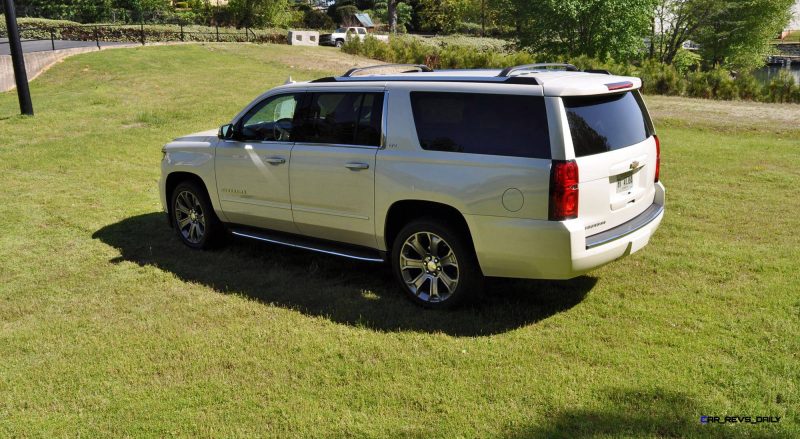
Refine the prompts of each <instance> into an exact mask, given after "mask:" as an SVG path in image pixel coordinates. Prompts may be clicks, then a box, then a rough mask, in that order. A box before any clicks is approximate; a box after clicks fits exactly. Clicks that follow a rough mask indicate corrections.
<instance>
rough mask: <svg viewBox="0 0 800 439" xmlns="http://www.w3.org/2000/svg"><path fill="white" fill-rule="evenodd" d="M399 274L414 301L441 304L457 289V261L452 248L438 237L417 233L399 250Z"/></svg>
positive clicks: (432, 234)
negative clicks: (414, 298) (412, 295)
mask: <svg viewBox="0 0 800 439" xmlns="http://www.w3.org/2000/svg"><path fill="white" fill-rule="evenodd" d="M399 262H400V273H401V274H402V276H403V281H404V282H405V283H406V285H407V286H408V288H409V289H410V290H411V292H412V293H414V294H415V295H416V296H417V298H419V299H420V300H423V301H425V302H443V301H445V300H447V299H448V298H449V297H450V295H452V294H453V292H454V291H455V290H456V288H457V287H458V278H459V271H458V260H457V259H456V255H455V253H453V249H452V247H450V245H449V244H448V243H447V242H446V241H445V240H444V239H442V238H441V237H440V236H439V235H436V234H435V233H431V232H418V233H415V234H413V235H411V236H409V237H408V239H406V241H405V242H404V243H403V247H402V248H401V250H400V261H399Z"/></svg>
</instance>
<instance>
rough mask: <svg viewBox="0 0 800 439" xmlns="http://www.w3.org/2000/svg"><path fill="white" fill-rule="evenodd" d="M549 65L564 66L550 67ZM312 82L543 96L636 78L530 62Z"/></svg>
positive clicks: (601, 89)
mask: <svg viewBox="0 0 800 439" xmlns="http://www.w3.org/2000/svg"><path fill="white" fill-rule="evenodd" d="M392 67H405V68H408V67H412V68H416V69H417V70H419V71H406V72H401V73H378V74H374V73H373V74H360V75H357V76H354V74H355V73H361V72H366V71H368V70H374V69H386V68H392ZM551 67H563V69H561V70H553V69H552V68H551ZM311 82H312V83H332V82H336V83H352V82H480V83H494V84H527V85H532V86H540V87H542V89H543V93H544V95H545V96H585V95H597V94H608V93H615V92H620V91H628V90H635V89H638V88H640V87H641V86H642V81H641V79H639V78H635V77H631V76H617V75H611V74H609V73H608V72H604V71H591V70H590V71H583V72H582V71H579V70H578V69H577V68H576V67H575V66H572V65H569V64H531V65H526V66H516V67H509V68H506V69H503V70H501V69H464V70H437V71H433V70H430V69H429V68H427V67H425V66H422V65H407V64H400V65H391V64H388V65H378V66H370V67H365V68H355V69H351V70H350V71H348V72H347V73H345V74H344V75H342V76H337V77H327V78H320V79H317V80H315V81H311Z"/></svg>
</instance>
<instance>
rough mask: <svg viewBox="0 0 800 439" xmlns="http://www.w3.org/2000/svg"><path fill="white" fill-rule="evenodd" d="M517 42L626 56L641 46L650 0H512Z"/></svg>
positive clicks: (556, 51) (562, 51)
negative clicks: (532, 0)
mask: <svg viewBox="0 0 800 439" xmlns="http://www.w3.org/2000/svg"><path fill="white" fill-rule="evenodd" d="M511 3H512V4H513V7H514V8H515V12H516V14H517V16H518V17H519V18H518V20H517V28H518V30H519V36H518V43H519V44H520V45H522V46H524V47H528V48H529V49H531V50H533V51H535V52H540V53H544V54H546V55H548V56H551V57H553V56H556V57H557V56H564V55H569V56H576V55H588V56H591V57H595V58H600V59H605V58H608V57H613V58H617V59H627V58H630V57H632V56H633V55H635V54H637V53H639V52H641V51H642V50H643V49H644V44H643V38H644V37H645V36H646V35H647V34H648V33H649V31H650V25H651V20H652V13H653V8H654V5H655V1H654V0H542V1H538V2H531V1H528V0H511Z"/></svg>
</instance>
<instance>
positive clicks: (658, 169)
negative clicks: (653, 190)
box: [653, 135, 661, 183]
mask: <svg viewBox="0 0 800 439" xmlns="http://www.w3.org/2000/svg"><path fill="white" fill-rule="evenodd" d="M653 138H654V139H656V178H655V182H656V183H658V177H659V174H661V142H660V141H659V140H658V136H655V135H654V136H653Z"/></svg>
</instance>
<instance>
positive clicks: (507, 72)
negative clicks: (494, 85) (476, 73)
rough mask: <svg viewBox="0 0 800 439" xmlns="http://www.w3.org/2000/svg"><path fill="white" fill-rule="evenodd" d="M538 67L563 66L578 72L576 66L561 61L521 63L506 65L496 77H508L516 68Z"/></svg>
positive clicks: (528, 68)
mask: <svg viewBox="0 0 800 439" xmlns="http://www.w3.org/2000/svg"><path fill="white" fill-rule="evenodd" d="M540 67H545V68H548V67H564V68H565V69H566V70H567V71H568V72H579V71H580V70H578V68H577V67H575V66H574V65H572V64H562V63H539V64H523V65H521V66H513V67H506V68H505V69H503V71H502V72H500V74H499V75H497V76H498V77H501V78H503V77H508V76H510V75H511V74H512V73H514V72H516V71H517V70H530V69H538V68H540Z"/></svg>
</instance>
